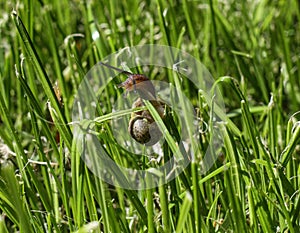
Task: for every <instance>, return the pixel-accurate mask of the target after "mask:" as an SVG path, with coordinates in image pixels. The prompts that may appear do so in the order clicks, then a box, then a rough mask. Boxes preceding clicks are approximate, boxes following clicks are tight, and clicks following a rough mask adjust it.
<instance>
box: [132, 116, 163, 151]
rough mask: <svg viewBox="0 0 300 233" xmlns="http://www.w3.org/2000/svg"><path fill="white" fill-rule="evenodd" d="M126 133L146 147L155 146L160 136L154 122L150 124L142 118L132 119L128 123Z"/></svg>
mask: <svg viewBox="0 0 300 233" xmlns="http://www.w3.org/2000/svg"><path fill="white" fill-rule="evenodd" d="M128 131H129V133H130V135H131V137H132V138H133V139H134V140H136V141H137V142H139V143H141V144H145V145H146V146H152V145H154V144H156V143H157V142H158V141H159V140H160V138H161V136H162V133H161V132H160V130H159V128H158V126H157V124H156V122H154V121H153V122H152V123H151V122H150V121H149V120H148V119H147V118H145V117H143V116H135V117H134V118H132V119H131V120H130V122H129V127H128Z"/></svg>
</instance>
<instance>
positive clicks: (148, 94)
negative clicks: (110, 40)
mask: <svg viewBox="0 0 300 233" xmlns="http://www.w3.org/2000/svg"><path fill="white" fill-rule="evenodd" d="M100 64H101V65H104V66H106V67H108V68H111V69H114V70H116V71H119V72H120V73H122V74H125V75H127V77H128V78H127V79H126V80H125V81H124V82H122V83H121V84H119V85H118V88H124V89H125V90H126V91H127V92H130V91H136V92H137V93H138V94H139V96H140V97H139V98H138V99H137V100H136V101H135V102H134V103H133V104H132V108H137V107H142V106H144V103H143V99H145V100H149V101H150V103H151V104H152V105H153V106H154V107H155V109H156V111H157V112H158V113H159V115H160V117H161V118H164V115H165V113H164V111H165V104H163V103H162V102H161V101H159V100H157V98H156V93H155V88H154V86H153V84H152V82H151V81H150V80H149V78H148V77H146V76H145V75H143V74H132V73H130V72H128V71H125V70H122V69H119V68H117V67H113V66H111V65H108V64H105V63H102V62H100ZM128 132H129V134H130V136H131V137H132V138H133V139H134V140H135V141H137V142H138V143H140V144H144V145H146V146H152V145H154V144H156V143H157V142H158V141H159V140H160V138H161V136H162V133H161V131H160V130H159V128H158V126H157V123H156V122H155V121H154V119H153V117H152V116H151V114H150V112H149V111H148V110H143V111H139V112H135V113H132V114H131V118H130V121H129V125H128Z"/></svg>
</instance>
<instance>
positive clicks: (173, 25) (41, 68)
mask: <svg viewBox="0 0 300 233" xmlns="http://www.w3.org/2000/svg"><path fill="white" fill-rule="evenodd" d="M0 6H1V8H0V9H1V10H0V11H1V14H0V15H1V18H0V36H1V44H0V61H1V62H0V90H1V91H0V155H1V167H0V209H1V218H0V232H17V231H19V232H295V233H296V232H299V231H300V216H299V214H300V192H299V187H300V176H299V174H300V170H299V169H300V166H299V163H300V158H299V138H300V137H299V134H300V126H299V123H298V119H299V113H298V111H299V104H300V94H299V93H300V59H299V56H300V31H299V28H300V25H299V24H300V11H299V9H300V6H299V3H298V1H296V0H288V1H267V0H262V1H241V2H240V1H215V0H207V1H187V0H183V1H181V2H180V3H179V2H178V1H162V0H156V1H132V0H130V1H123V2H118V1H115V0H113V1H109V2H105V1H97V2H96V1H95V2H93V1H88V2H86V3H84V2H79V1H66V0H62V1H57V0H54V1H53V2H52V3H50V2H47V1H23V2H14V1H12V2H9V1H6V2H1V3H0ZM144 44H161V45H169V46H173V47H176V48H178V49H181V50H183V51H185V52H188V53H190V54H191V55H193V56H194V57H195V58H196V59H197V60H199V61H201V62H202V63H203V64H204V65H205V66H206V67H207V69H208V70H209V71H210V72H211V74H212V76H213V77H214V80H215V82H214V87H218V88H220V90H221V92H222V95H223V98H224V102H225V106H226V113H227V120H226V122H224V124H223V125H225V127H223V128H221V126H220V129H222V130H221V131H220V132H222V137H223V138H224V144H223V146H222V148H221V151H217V152H218V154H221V156H220V157H218V159H217V161H216V162H215V163H214V164H213V166H212V167H211V168H210V169H209V171H208V172H206V173H204V174H203V173H202V172H201V169H202V166H201V159H202V156H203V154H204V153H205V151H206V149H207V148H208V146H209V145H208V142H209V141H210V138H211V137H212V129H211V128H209V126H210V125H208V128H207V131H205V132H204V133H200V132H199V135H196V138H197V140H198V141H197V145H196V146H197V148H198V147H199V150H198V151H197V153H196V154H195V155H194V158H193V160H192V162H191V163H190V164H189V166H187V167H186V168H185V170H184V171H183V172H182V173H181V174H180V175H179V176H176V178H175V179H173V180H172V181H170V182H168V183H164V180H162V179H161V180H160V182H161V183H160V184H161V185H159V186H158V187H153V186H151V185H152V184H153V182H154V180H153V179H152V177H153V176H151V175H149V176H146V177H145V183H146V184H147V185H149V186H151V187H153V188H150V189H147V190H131V189H124V188H121V187H118V186H112V185H110V184H108V183H106V182H104V181H102V180H101V179H99V178H98V177H97V176H96V174H94V173H92V172H91V171H90V170H89V169H88V168H87V167H86V165H85V163H84V162H83V160H82V159H81V151H80V148H78V147H77V143H78V141H77V140H79V139H78V138H75V137H74V135H73V133H74V132H73V129H74V128H73V124H72V123H71V122H72V105H73V102H74V96H75V94H76V92H77V89H78V87H79V84H80V82H81V80H82V79H83V78H84V76H85V74H86V73H87V72H88V71H89V70H90V69H91V68H92V67H93V66H94V65H95V64H96V63H97V62H98V61H101V60H102V59H104V58H105V57H106V56H108V55H109V54H112V53H114V52H116V51H119V50H120V49H123V48H124V47H126V46H135V45H144ZM151 56H154V57H155V54H151ZM112 65H114V64H112ZM132 72H143V70H142V68H141V67H137V68H136V70H132ZM148 72H149V73H147V75H148V76H149V77H150V78H151V79H153V80H163V81H166V82H170V83H173V84H174V85H176V86H177V87H179V86H180V89H181V90H182V93H183V94H184V95H185V96H186V97H187V98H188V99H189V100H190V101H191V103H193V105H194V106H195V107H196V106H197V107H196V109H195V111H196V112H197V115H198V116H199V117H200V118H202V119H204V120H205V122H208V123H209V122H210V120H212V118H211V116H212V115H211V109H210V108H208V105H207V103H206V100H205V98H204V97H203V95H202V94H201V90H198V89H197V88H196V87H195V86H194V85H193V84H192V83H191V82H189V81H188V80H185V79H180V77H176V76H174V75H173V73H172V72H171V71H168V70H163V69H160V68H156V67H150V70H148ZM123 80H124V77H123V76H118V77H117V78H116V80H108V82H112V85H108V86H107V88H104V89H103V90H102V91H103V95H101V96H100V97H99V102H98V103H99V104H98V105H97V117H96V118H95V119H93V120H92V121H90V122H86V126H88V125H89V124H91V123H92V124H94V125H95V127H97V129H98V130H97V131H95V132H94V136H95V137H96V138H97V140H98V142H99V143H100V144H101V145H105V151H106V153H107V154H109V156H110V158H111V159H112V160H114V161H116V162H117V163H118V164H121V165H123V166H127V167H132V168H136V169H141V168H151V169H152V170H151V169H150V171H151V172H152V173H153V174H155V175H158V176H159V175H160V174H159V173H158V172H157V170H155V169H156V167H157V166H158V164H157V163H159V162H157V161H156V162H155V161H154V162H153V160H149V159H148V158H147V157H146V156H142V155H136V154H134V153H133V152H128V151H125V150H124V149H123V148H122V147H121V146H120V145H118V143H116V141H115V139H114V134H113V131H112V121H113V120H114V119H116V118H117V117H125V118H126V117H129V116H128V115H129V114H130V113H131V112H132V110H130V109H129V110H128V109H124V110H122V111H119V112H118V111H117V112H113V111H112V110H113V108H114V105H113V104H114V101H115V100H116V99H117V98H119V97H120V96H121V95H122V93H121V91H120V90H116V88H115V87H114V85H115V84H116V83H119V81H120V82H121V81H123ZM55 83H57V85H56V84H55ZM57 90H59V94H58V92H57ZM182 98H183V97H182V96H181V95H180V97H179V102H180V101H181V102H182V101H183V100H182ZM181 102H180V103H181ZM146 106H147V108H148V109H149V111H150V112H151V113H152V114H153V116H154V118H155V119H156V121H157V123H158V125H159V127H160V128H161V129H164V130H166V132H168V133H167V134H166V139H167V140H165V143H164V145H163V147H162V150H163V158H164V159H165V160H167V159H168V158H170V157H172V156H173V154H174V153H175V154H176V148H177V147H176V145H177V144H176V142H178V136H179V135H180V132H181V129H180V127H179V126H178V116H177V115H176V114H175V113H174V112H173V111H172V109H170V110H169V114H168V116H167V120H164V121H162V120H161V119H160V117H159V116H158V114H157V113H156V112H155V110H154V108H153V107H152V105H151V104H149V103H146ZM215 107H217V106H215ZM189 133H190V134H191V132H190V131H189V132H188V135H190V134H189ZM190 136H191V135H190ZM181 152H182V151H181ZM116 177H117V179H122V177H121V176H120V177H118V175H116Z"/></svg>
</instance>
